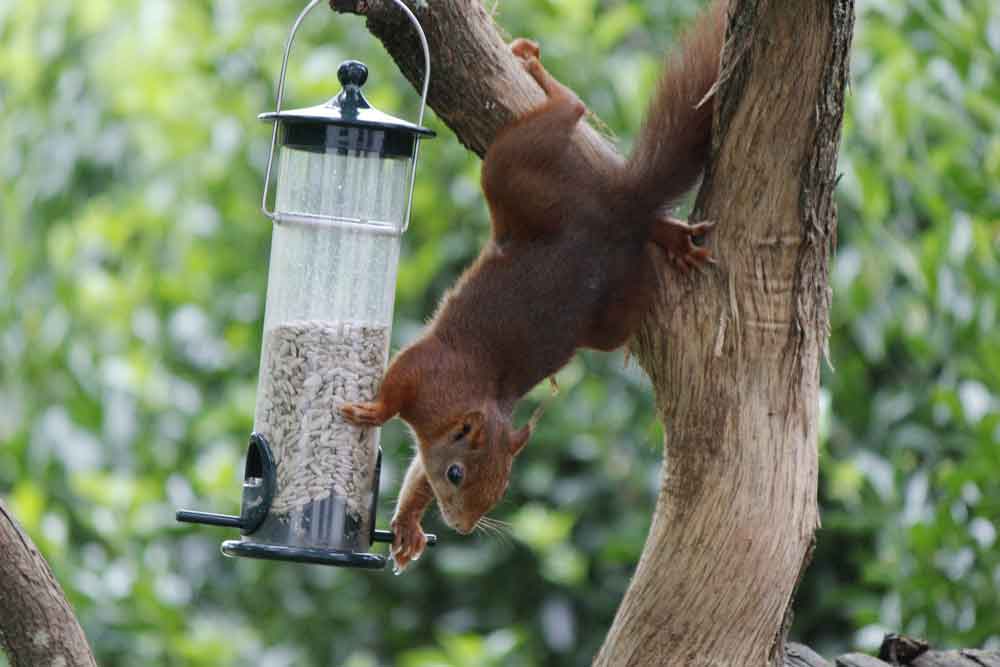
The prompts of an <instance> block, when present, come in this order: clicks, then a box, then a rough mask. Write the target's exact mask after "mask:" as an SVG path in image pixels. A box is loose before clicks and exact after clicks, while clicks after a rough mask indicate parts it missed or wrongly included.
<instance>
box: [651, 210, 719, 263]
mask: <svg viewBox="0 0 1000 667" xmlns="http://www.w3.org/2000/svg"><path fill="white" fill-rule="evenodd" d="M714 227H715V223H714V222H701V223H698V224H696V225H689V224H688V223H686V222H684V221H683V220H677V219H676V218H671V217H667V218H661V219H660V220H657V221H656V222H655V223H654V224H653V234H652V237H651V240H652V241H653V243H655V244H656V245H658V246H660V247H661V248H663V249H664V250H665V251H666V252H667V258H668V259H669V260H670V261H671V262H672V263H673V265H674V266H675V267H677V268H678V269H679V270H680V271H681V272H682V273H686V272H687V271H688V270H689V269H696V268H700V267H701V266H702V265H703V264H705V263H706V262H707V263H709V264H715V260H714V259H712V253H711V251H710V250H709V249H708V248H705V247H702V246H697V245H695V244H694V239H696V238H699V237H702V236H704V235H706V234H708V233H709V232H710V231H712V229H713V228H714Z"/></svg>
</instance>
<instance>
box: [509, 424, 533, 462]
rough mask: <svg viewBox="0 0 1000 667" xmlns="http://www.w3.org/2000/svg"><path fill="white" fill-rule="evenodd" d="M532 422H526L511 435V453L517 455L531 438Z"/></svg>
mask: <svg viewBox="0 0 1000 667" xmlns="http://www.w3.org/2000/svg"><path fill="white" fill-rule="evenodd" d="M531 426H532V425H531V424H525V425H524V426H522V427H521V428H519V429H518V430H516V431H514V433H512V434H511V436H510V455H511V456H517V455H518V454H520V453H521V450H522V449H524V446H525V445H526V444H528V440H529V439H530V438H531Z"/></svg>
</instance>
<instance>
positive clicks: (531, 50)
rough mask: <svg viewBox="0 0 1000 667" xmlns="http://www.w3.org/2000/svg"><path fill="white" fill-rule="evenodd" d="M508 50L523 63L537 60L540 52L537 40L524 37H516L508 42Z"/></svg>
mask: <svg viewBox="0 0 1000 667" xmlns="http://www.w3.org/2000/svg"><path fill="white" fill-rule="evenodd" d="M510 52H511V53H513V54H514V57H515V58H517V59H518V60H520V61H522V62H523V63H525V64H527V63H529V62H531V61H532V60H538V58H539V57H540V56H541V53H542V51H541V49H539V48H538V43H537V42H533V41H531V40H530V39H525V38H524V37H518V38H517V39H515V40H514V41H513V42H511V43H510Z"/></svg>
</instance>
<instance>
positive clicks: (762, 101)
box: [331, 0, 854, 667]
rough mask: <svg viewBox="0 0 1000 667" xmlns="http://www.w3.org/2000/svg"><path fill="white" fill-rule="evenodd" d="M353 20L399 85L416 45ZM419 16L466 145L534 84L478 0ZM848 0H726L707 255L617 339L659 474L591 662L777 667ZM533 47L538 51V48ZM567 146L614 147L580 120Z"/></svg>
mask: <svg viewBox="0 0 1000 667" xmlns="http://www.w3.org/2000/svg"><path fill="white" fill-rule="evenodd" d="M331 5H332V6H333V7H334V9H336V10H339V11H351V12H355V13H360V14H364V15H366V16H367V18H368V28H369V29H370V30H371V32H372V33H373V34H375V35H376V36H377V37H378V38H379V39H381V40H382V42H383V43H384V44H385V46H386V48H387V49H388V50H389V52H390V54H391V55H392V56H393V58H394V59H395V61H396V63H397V64H398V65H399V67H400V69H401V70H402V71H403V73H404V74H405V75H406V76H407V78H408V79H409V80H410V81H411V82H414V83H416V82H418V81H420V77H421V76H422V74H423V72H422V71H421V69H422V62H423V61H422V57H421V54H420V51H419V50H418V47H417V41H416V39H415V37H414V36H413V35H412V30H411V29H409V28H408V27H406V24H405V22H404V19H403V17H401V16H400V15H399V13H398V10H397V9H396V8H395V7H394V6H393V5H392V4H391V3H387V2H385V1H384V0H331ZM416 13H417V16H418V18H419V19H420V21H421V24H422V25H423V26H424V28H425V31H426V32H427V38H428V41H429V43H430V46H431V60H432V65H431V68H432V73H433V76H432V78H431V82H432V83H431V87H430V92H429V95H428V103H429V104H430V106H431V107H432V108H433V109H434V110H435V111H436V112H437V113H438V115H439V116H440V117H441V119H442V120H443V121H444V122H445V123H447V124H448V126H449V127H450V128H451V129H452V130H453V131H454V132H455V134H456V135H458V138H459V140H460V141H462V142H463V143H464V144H465V145H466V146H468V147H469V148H470V149H471V150H473V151H475V152H476V153H477V154H479V155H482V154H483V152H484V151H485V148H486V147H487V146H488V145H489V143H490V141H491V139H492V137H493V135H494V134H495V133H496V131H497V129H498V128H499V127H501V126H502V125H503V124H504V123H505V122H506V121H508V120H509V119H510V118H512V117H515V116H516V115H518V114H520V113H523V112H524V111H526V110H528V109H530V108H532V107H533V106H535V105H537V104H538V103H539V101H540V100H541V94H540V92H539V91H538V90H537V87H536V86H534V84H533V83H532V82H531V81H530V79H529V78H528V76H527V75H526V74H525V73H524V72H523V71H522V69H521V68H520V67H519V66H518V65H517V64H516V63H515V61H514V59H513V58H512V57H511V56H510V55H509V53H508V52H507V50H506V48H505V46H504V43H503V41H502V40H501V38H500V36H499V34H498V33H497V31H496V29H495V27H494V26H493V22H492V19H491V18H490V17H489V16H488V14H487V13H486V10H485V9H484V8H483V6H482V5H481V4H480V3H478V2H469V1H467V0H466V1H463V0H435V2H432V3H421V4H420V5H419V7H417V8H416ZM853 16H854V3H853V0H770V1H768V0H733V3H732V6H731V8H730V24H729V36H728V42H727V47H726V49H725V53H724V55H723V73H724V74H723V77H722V80H721V82H720V86H719V88H718V91H717V110H716V111H717V114H716V123H715V130H714V137H713V157H712V160H711V164H710V166H709V168H708V171H707V173H706V178H705V181H704V185H703V187H702V190H701V192H700V193H699V197H698V203H697V205H696V213H695V217H696V218H697V219H704V220H714V221H717V222H718V223H719V226H718V229H717V232H716V233H715V238H714V240H713V251H714V253H715V256H716V257H717V259H718V262H719V263H718V267H717V269H713V270H711V271H708V272H707V273H706V274H704V275H701V276H695V277H692V278H682V277H679V276H677V275H676V273H673V272H669V273H668V272H667V271H664V275H662V276H661V278H662V280H661V284H662V285H663V286H664V288H663V289H661V290H660V294H659V300H658V302H657V304H656V307H655V309H654V310H653V312H651V313H650V314H649V316H648V317H647V318H646V321H645V323H644V325H643V327H642V330H641V332H640V334H639V335H638V336H637V339H636V341H635V343H634V344H633V348H634V350H635V352H636V355H637V356H638V358H639V360H640V363H641V364H642V365H643V367H644V369H645V370H646V371H647V372H648V373H649V375H650V377H651V378H652V380H653V384H654V387H655V389H656V398H657V406H658V410H659V413H660V416H661V418H662V419H663V422H664V425H665V431H666V455H665V460H664V468H663V485H662V489H661V493H660V498H659V501H658V503H657V508H656V512H655V514H654V517H653V524H652V527H651V528H650V533H649V536H648V539H647V542H646V546H645V549H644V551H643V554H642V557H641V559H640V562H639V565H638V568H637V570H636V573H635V576H634V577H633V579H632V583H631V586H630V587H629V590H628V592H627V593H626V595H625V598H624V600H623V601H622V605H621V607H620V608H619V610H618V614H617V616H616V618H615V621H614V624H613V625H612V628H611V630H610V631H609V633H608V636H607V638H606V640H605V643H604V646H603V647H602V649H601V651H600V653H599V654H598V656H597V658H596V661H595V664H596V665H602V666H603V665H607V666H615V667H618V666H622V665H654V664H655V665H692V664H712V665H727V666H728V665H741V666H742V665H764V664H781V662H782V659H783V657H784V655H783V646H784V634H785V632H786V631H787V619H788V614H789V608H790V605H791V599H792V595H793V592H794V588H795V585H796V583H797V581H798V579H799V576H800V575H801V572H802V571H803V570H804V568H805V566H806V564H807V563H808V559H809V555H810V552H811V545H812V540H813V533H814V530H815V529H816V527H817V526H818V523H819V518H818V513H817V507H816V486H817V450H816V441H817V416H818V403H819V368H820V361H821V359H822V358H823V351H824V349H825V345H826V339H827V332H828V311H829V304H830V295H829V287H828V281H827V262H828V256H829V253H830V252H831V249H832V247H833V244H834V242H835V231H836V212H835V208H834V203H833V199H832V197H833V190H834V186H835V183H836V174H835V169H836V158H837V149H838V142H839V138H840V123H841V116H842V112H843V94H844V88H845V85H846V81H847V55H848V47H849V45H850V40H851V33H852V28H853ZM543 48H544V45H543ZM574 141H576V142H578V143H579V144H580V145H582V146H585V147H587V148H588V149H589V150H595V151H600V152H602V153H604V154H606V155H609V156H610V155H614V158H613V159H620V158H619V157H618V156H617V155H616V154H615V153H614V149H613V148H612V147H611V146H610V145H609V144H608V143H607V142H606V141H604V139H603V138H602V137H601V136H600V135H598V134H597V133H596V132H595V131H594V130H593V129H591V128H590V127H588V126H586V125H581V129H580V131H579V132H577V133H576V135H575V136H574Z"/></svg>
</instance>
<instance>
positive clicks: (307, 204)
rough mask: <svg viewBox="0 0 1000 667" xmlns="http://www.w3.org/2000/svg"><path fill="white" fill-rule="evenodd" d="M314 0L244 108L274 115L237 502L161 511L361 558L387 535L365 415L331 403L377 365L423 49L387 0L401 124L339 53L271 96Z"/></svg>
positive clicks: (307, 551) (409, 174) (371, 383)
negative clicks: (257, 98)
mask: <svg viewBox="0 0 1000 667" xmlns="http://www.w3.org/2000/svg"><path fill="white" fill-rule="evenodd" d="M320 1H321V0H312V1H311V2H310V3H309V4H308V5H307V6H306V8H305V9H304V10H303V11H302V13H300V14H299V16H298V18H297V19H296V21H295V23H294V24H293V26H292V30H291V33H290V34H289V37H288V41H287V43H286V45H285V52H284V58H283V60H282V64H281V75H280V77H279V80H278V91H277V102H276V105H275V111H274V112H270V113H264V114H261V116H260V118H261V119H262V120H265V121H269V122H272V123H273V124H274V128H273V131H272V135H271V150H270V153H269V154H268V160H267V170H266V175H265V179H264V196H263V201H262V205H261V207H262V210H263V211H264V213H265V215H267V216H268V217H269V218H270V219H271V220H272V222H273V223H274V225H273V232H272V237H271V262H270V267H269V270H268V285H267V302H266V306H265V314H264V342H263V349H262V351H261V363H260V377H259V380H258V385H257V404H256V409H255V411H254V433H253V434H252V435H251V436H250V445H249V448H248V450H247V458H246V466H245V469H244V480H243V498H242V505H241V510H240V515H239V516H230V515H222V514H212V513H208V512H196V511H191V510H179V511H178V512H177V520H178V521H185V522H189V523H202V524H208V525H216V526H227V527H232V528H239V530H240V532H241V534H242V538H241V539H239V540H228V541H226V542H223V544H222V552H223V553H224V554H226V555H227V556H243V557H248V558H266V559H274V560H291V561H298V562H307V563H321V564H326V565H341V566H349V567H362V568H373V569H377V568H382V567H384V566H385V564H386V558H385V557H384V556H381V555H376V554H372V553H369V549H370V548H371V545H372V543H373V542H390V543H391V542H392V533H391V532H389V531H384V530H377V529H376V528H375V514H376V507H377V504H378V486H379V473H380V470H381V462H382V453H381V449H380V448H379V445H378V439H379V429H377V428H360V427H357V426H354V425H352V424H349V423H347V422H346V421H345V420H344V418H343V417H342V416H341V415H340V413H339V410H338V408H339V407H340V405H342V404H344V403H347V402H357V401H369V400H372V399H373V398H374V396H375V394H376V391H377V389H378V383H379V381H380V380H381V377H382V374H383V373H384V371H385V366H386V361H387V359H388V353H389V333H390V328H391V326H392V310H393V302H394V298H395V286H396V270H397V266H398V263H399V248H400V239H401V237H402V235H403V232H405V231H406V228H407V226H408V225H409V217H410V206H411V203H412V198H413V183H414V176H415V173H416V162H417V149H418V145H419V140H420V139H421V138H425V137H431V136H433V132H432V131H431V130H428V129H427V128H425V127H423V126H422V125H421V123H422V122H423V115H424V108H425V106H426V99H427V85H428V82H429V77H430V55H429V52H428V50H427V41H426V39H425V38H424V34H423V31H422V30H421V28H420V24H419V22H418V21H417V20H416V17H414V16H413V14H412V12H410V10H409V9H408V8H407V7H406V6H405V5H404V4H403V3H402V2H400V1H399V0H393V1H394V2H395V4H396V5H397V6H399V8H400V9H401V10H402V11H403V12H404V13H405V14H406V16H407V17H408V18H409V19H410V22H411V23H412V24H413V25H414V27H415V28H416V30H417V34H418V36H419V37H420V41H421V44H422V46H423V50H424V82H423V90H422V94H421V100H420V112H419V115H418V118H417V122H416V123H410V122H408V121H405V120H401V119H399V118H395V117H393V116H390V115H388V114H385V113H382V112H381V111H378V110H377V109H374V108H372V106H371V105H370V104H369V103H368V101H367V100H366V99H365V97H364V94H363V93H362V91H361V88H362V86H363V85H364V84H365V81H366V80H367V78H368V70H367V68H366V67H365V66H364V65H363V64H362V63H360V62H357V61H354V60H349V61H347V62H344V63H343V64H341V65H340V67H339V68H338V70H337V78H338V79H339V80H340V84H341V87H342V90H341V92H340V93H339V94H338V95H337V96H336V97H334V98H333V99H331V100H330V101H329V102H326V103H325V104H320V105H317V106H312V107H306V108H301V109H292V110H287V111H285V110H282V98H283V95H284V85H285V72H286V69H287V65H288V56H289V53H290V51H291V48H292V43H293V41H294V39H295V33H296V31H297V30H298V28H299V25H300V24H301V23H302V21H303V19H305V17H306V15H307V14H308V13H309V12H310V11H311V10H312V9H313V8H314V7H315V6H316V5H317V4H319V2H320ZM279 143H280V147H279ZM276 148H277V149H278V150H277V152H276ZM275 158H277V159H275ZM275 163H277V175H276V177H275V178H274V181H275V188H274V189H275V196H274V208H273V209H270V208H269V207H268V199H269V195H270V190H271V174H272V169H273V168H274V165H275ZM436 541H437V539H436V537H434V536H433V535H428V544H431V545H432V544H434V543H435V542H436Z"/></svg>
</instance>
